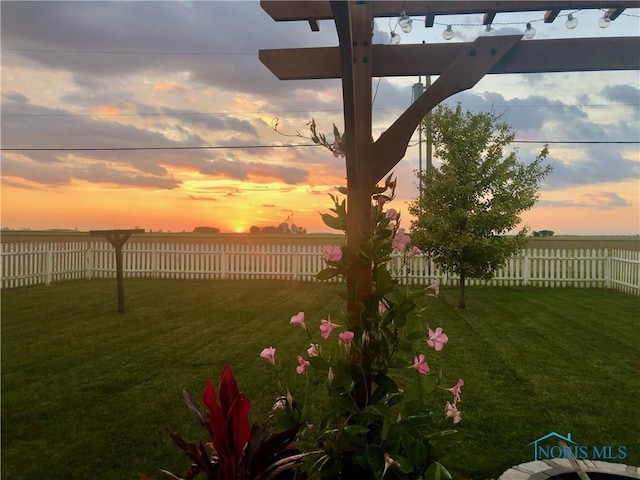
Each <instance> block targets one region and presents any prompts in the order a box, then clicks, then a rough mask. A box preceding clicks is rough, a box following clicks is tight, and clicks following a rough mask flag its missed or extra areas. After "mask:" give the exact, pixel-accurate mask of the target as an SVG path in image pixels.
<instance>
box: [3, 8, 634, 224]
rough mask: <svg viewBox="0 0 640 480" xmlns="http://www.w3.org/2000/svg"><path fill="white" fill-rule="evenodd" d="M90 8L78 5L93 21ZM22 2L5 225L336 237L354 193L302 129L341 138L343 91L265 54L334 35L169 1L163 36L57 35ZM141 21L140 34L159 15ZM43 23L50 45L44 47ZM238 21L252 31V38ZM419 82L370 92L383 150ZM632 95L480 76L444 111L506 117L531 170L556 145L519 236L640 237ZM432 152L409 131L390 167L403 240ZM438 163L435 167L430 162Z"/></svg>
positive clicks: (12, 39) (613, 88) (9, 68)
mask: <svg viewBox="0 0 640 480" xmlns="http://www.w3.org/2000/svg"><path fill="white" fill-rule="evenodd" d="M91 3H92V2H87V3H86V4H85V3H81V2H78V3H75V4H74V8H77V9H80V10H82V9H85V10H86V11H87V12H90V11H91V8H92V7H91ZM30 5H31V3H30V2H15V3H13V2H12V3H11V5H9V6H8V7H7V8H4V6H3V17H2V44H3V56H2V90H1V91H2V137H1V141H2V149H3V151H2V165H1V166H2V170H1V181H2V194H1V195H2V196H1V199H2V207H1V214H2V216H1V223H2V227H3V228H5V229H15V230H20V229H33V230H41V229H57V228H63V229H67V228H68V229H78V230H81V231H86V230H91V229H110V228H134V227H139V228H144V229H146V230H153V231H158V230H163V231H171V232H182V231H186V232H191V231H193V229H194V228H195V227H198V226H211V227H217V228H219V229H220V230H221V231H222V232H225V233H232V232H236V233H238V232H248V231H249V229H250V228H251V227H252V226H258V227H265V226H277V225H279V224H280V223H282V222H288V223H294V224H296V225H297V226H299V227H303V228H304V229H306V231H307V232H309V233H314V232H327V231H329V229H328V227H326V226H325V225H324V224H323V223H322V221H321V218H320V213H323V212H327V211H328V210H329V208H330V207H331V206H332V204H331V200H330V198H329V196H328V194H329V193H335V187H337V186H342V185H345V184H346V179H345V177H346V171H345V163H344V159H341V158H335V157H334V156H333V155H332V154H331V152H329V151H328V150H326V149H324V148H322V147H319V146H309V145H310V144H311V140H310V139H309V127H308V124H309V122H310V121H311V119H315V122H316V124H317V125H318V131H319V132H322V133H325V134H326V135H327V138H328V139H329V140H332V131H333V125H334V124H335V125H336V126H337V127H338V129H339V130H340V131H342V130H343V118H342V90H341V84H340V81H339V80H336V79H329V80H305V81H297V80H291V81H283V80H278V79H277V78H276V77H275V76H274V75H273V74H272V73H271V72H270V71H268V69H267V68H266V67H265V66H264V65H262V64H261V63H260V61H259V59H258V51H259V50H260V49H265V48H288V47H299V46H300V45H302V44H304V45H309V46H325V45H335V44H336V42H337V39H336V35H335V30H332V29H331V28H323V29H321V30H320V31H319V32H311V31H309V29H308V28H305V29H302V30H298V27H300V26H299V25H298V26H295V27H294V26H291V25H285V26H283V25H277V24H276V23H275V22H273V21H272V19H271V18H269V16H268V15H266V14H265V12H264V11H262V9H261V8H260V5H259V3H258V2H193V3H191V2H164V3H161V4H157V5H156V6H157V8H159V9H161V10H162V15H159V17H161V18H162V19H174V21H173V22H171V24H170V25H169V24H167V25H165V27H166V28H167V31H171V32H173V34H172V35H170V36H167V35H162V34H161V33H160V32H161V31H162V30H161V29H158V28H160V27H158V28H155V29H152V30H150V31H148V32H146V33H145V34H143V33H142V32H140V31H137V30H136V29H126V28H122V29H120V30H118V31H119V32H120V33H119V34H118V35H116V34H115V33H114V31H115V30H113V29H111V28H110V29H107V28H106V26H105V25H103V24H101V23H100V22H99V21H98V20H97V19H93V17H92V15H90V14H88V13H87V15H86V16H85V17H82V18H84V19H85V20H83V21H84V22H89V23H90V25H89V24H87V25H85V24H80V23H79V24H77V25H76V24H73V22H71V23H65V25H66V29H68V30H65V29H63V28H61V27H60V28H59V27H57V24H56V23H55V22H52V21H51V19H52V18H56V15H62V13H61V12H63V10H64V9H61V10H56V9H55V8H53V7H51V6H49V7H47V8H49V9H50V10H47V8H45V7H44V6H43V7H42V9H40V10H33V5H35V4H33V5H31V6H30ZM38 5H41V4H38ZM60 5H61V4H60ZM131 5H132V4H130V3H129V2H123V3H114V4H113V5H111V7H112V8H113V10H112V12H113V15H114V20H113V22H115V23H114V25H117V24H118V22H128V21H131V19H132V18H137V17H136V15H139V14H140V13H139V12H137V11H133V10H131V9H132V7H131ZM140 5H141V7H140V8H141V9H142V10H144V9H148V8H150V7H148V6H145V5H146V4H144V3H141V4H140ZM636 10H637V9H628V12H626V13H627V14H628V15H621V16H620V17H619V18H617V19H616V20H615V22H611V23H612V25H611V26H610V28H609V29H607V31H606V32H605V31H602V30H601V29H598V28H597V26H596V25H597V20H598V12H597V11H594V12H590V11H584V12H581V20H580V25H581V28H584V30H583V31H582V32H581V35H583V36H587V37H588V36H590V35H593V36H598V35H615V36H633V35H637V20H634V19H635V18H636V17H633V15H635V14H634V12H635V11H636ZM78 11H79V10H78ZM82 11H84V10H82ZM145 11H146V10H145ZM146 12H147V13H146V15H145V16H144V18H143V19H138V20H139V21H140V22H142V23H141V25H142V24H145V22H146V21H151V20H148V19H151V18H155V15H156V14H157V11H155V10H153V9H149V10H148V11H146ZM522 15H525V16H526V15H528V13H527V14H525V13H523V14H520V15H518V16H510V15H508V14H505V16H504V19H503V20H504V23H503V25H504V26H503V27H501V28H500V29H498V30H499V31H498V32H497V34H507V33H509V32H510V31H511V30H509V29H513V28H516V27H518V28H519V25H520V23H521V22H522V21H523V17H522ZM63 16H64V15H63ZM471 17H472V16H470V17H469V18H466V19H460V18H458V19H457V20H456V19H453V20H455V22H454V23H460V22H462V23H465V22H466V23H469V24H470V25H469V26H468V28H466V29H465V28H458V29H456V31H457V32H458V33H457V34H456V35H458V36H457V37H456V38H454V39H453V40H452V42H457V41H472V40H473V39H474V38H475V36H476V35H477V32H476V30H477V29H474V28H475V27H473V26H472V25H471V24H473V21H472V20H474V19H473V18H471ZM12 18H15V19H16V20H15V21H12ZM78 18H80V17H78ZM17 19H21V20H20V22H23V23H20V24H19V26H18V23H16V22H18V20H17ZM38 19H40V20H41V21H42V22H44V23H46V24H47V25H50V26H51V27H50V30H47V32H44V33H43V32H41V31H40V29H38V28H37V27H36V25H38ZM237 19H242V24H243V25H248V24H251V25H252V29H251V32H252V33H251V34H250V35H246V34H245V35H243V30H242V29H238V27H237V25H235V24H234V22H236V20H237ZM138 20H136V21H138ZM475 20H477V21H478V22H480V23H481V20H482V18H481V16H480V17H479V18H477V19H475ZM524 20H525V21H534V20H536V19H534V18H531V19H527V18H524ZM77 21H78V22H80V21H79V20H77ZM158 21H160V20H158ZM163 21H164V20H163ZM512 21H513V22H515V23H513V25H511V24H510V22H512ZM518 22H520V23H518ZM294 23H295V22H294ZM154 25H155V24H154ZM594 26H595V27H594ZM163 28H164V27H163ZM289 28H292V30H288V29H289ZM435 30H436V29H424V28H423V29H414V30H413V31H412V32H411V33H410V34H403V40H402V41H403V43H416V44H417V43H421V42H422V41H426V43H440V42H444V41H445V40H443V38H442V36H441V33H442V32H438V31H435ZM94 32H95V35H94V34H93V33H94ZM150 32H151V33H150ZM245 33H246V32H245ZM373 33H374V35H373V42H374V43H375V44H388V43H389V39H390V37H389V26H388V25H387V24H386V23H385V22H384V21H382V20H376V23H375V24H374V32H373ZM74 35H75V36H74ZM568 35H571V32H570V31H568V30H567V29H565V28H559V27H558V26H557V25H556V23H554V24H550V25H547V24H543V23H541V24H540V28H538V29H537V34H536V39H538V38H540V39H553V38H565V37H567V36H568ZM71 39H75V40H71ZM80 39H81V40H80ZM432 80H435V77H434V78H433V79H432ZM418 81H420V82H422V83H424V82H425V78H424V77H421V78H406V77H385V78H381V79H377V78H376V79H374V84H373V92H374V98H372V109H373V135H374V137H375V138H377V136H379V135H380V134H381V133H382V132H384V131H385V130H386V129H387V128H388V127H389V126H390V125H391V124H392V123H393V122H394V121H395V119H396V118H397V117H398V115H400V114H401V113H402V112H403V111H404V110H405V109H406V108H407V107H408V106H409V104H410V102H411V92H412V86H413V85H414V84H415V83H416V82H418ZM638 85H639V77H638V72H637V71H616V72H579V73H563V74H554V73H549V74H518V75H516V74H513V75H500V76H497V75H493V76H492V75H488V76H486V77H485V78H483V79H482V80H481V81H480V82H479V83H478V84H477V85H476V86H475V87H474V88H473V89H471V90H468V91H465V92H462V93H460V94H457V95H455V96H453V97H451V98H450V99H448V100H446V102H447V103H448V104H450V105H455V104H456V103H458V102H460V103H462V105H463V107H464V108H467V109H469V110H471V111H474V112H477V111H494V112H496V113H497V114H500V115H502V119H503V120H504V121H505V122H507V123H508V124H509V125H510V126H511V127H512V128H513V129H514V131H515V132H516V139H515V140H516V141H515V142H514V144H513V145H512V148H514V149H517V151H518V157H519V158H520V160H521V161H522V162H525V163H527V162H530V161H532V160H533V158H535V155H536V154H537V153H538V152H539V151H540V149H541V148H542V145H543V144H544V142H551V143H550V154H549V157H548V159H547V162H548V163H549V164H551V165H553V167H554V170H553V172H552V174H551V175H549V177H548V178H547V179H545V181H544V182H543V184H542V186H541V189H540V195H539V202H538V204H537V205H536V206H535V207H534V208H533V209H532V210H531V211H529V212H526V213H525V214H524V215H523V222H522V223H523V225H526V226H528V227H529V228H530V229H531V230H541V229H548V230H553V231H555V232H556V233H557V234H567V235H569V234H571V235H636V234H638V233H640V178H639V172H640V151H639V150H638V141H639V140H640V138H639V137H640V134H639V133H638V132H640V116H639V109H640V89H639V88H638ZM274 125H277V131H275V130H274ZM423 140H424V139H423ZM525 142H526V143H525ZM425 155H426V145H425V144H424V141H423V143H422V144H421V147H420V148H419V147H418V134H417V133H416V134H415V135H414V137H413V138H412V140H411V142H410V144H409V147H408V149H407V153H406V155H405V158H404V159H403V160H402V161H401V162H400V163H399V164H398V165H397V166H396V168H395V169H394V173H395V175H396V176H397V178H398V185H399V187H398V189H397V192H396V193H397V199H396V202H395V205H393V207H394V208H396V209H397V210H400V211H401V212H402V218H403V224H404V225H405V226H406V227H409V225H410V221H411V218H410V217H409V215H408V213H407V212H408V205H409V203H410V202H411V201H413V200H414V199H415V198H416V196H417V193H418V192H417V188H416V177H415V172H416V170H418V169H419V168H420V167H421V166H422V167H424V165H425ZM434 165H435V167H439V166H440V161H439V159H438V158H437V157H434Z"/></svg>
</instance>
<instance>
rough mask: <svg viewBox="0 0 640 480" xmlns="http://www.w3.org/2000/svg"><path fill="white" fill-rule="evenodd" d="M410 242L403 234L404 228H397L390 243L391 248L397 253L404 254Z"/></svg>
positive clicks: (408, 237)
mask: <svg viewBox="0 0 640 480" xmlns="http://www.w3.org/2000/svg"><path fill="white" fill-rule="evenodd" d="M410 241H411V237H410V236H409V235H407V234H406V233H404V228H399V229H398V231H397V232H396V236H395V237H394V238H393V240H392V241H391V246H392V247H393V248H395V249H397V250H398V251H399V252H404V251H405V250H406V248H407V245H408V244H409V242H410Z"/></svg>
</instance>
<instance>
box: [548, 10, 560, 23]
mask: <svg viewBox="0 0 640 480" xmlns="http://www.w3.org/2000/svg"><path fill="white" fill-rule="evenodd" d="M561 11H562V10H561V9H559V8H554V9H553V10H549V11H548V12H546V13H545V14H544V23H553V21H554V20H555V19H556V18H557V17H558V15H559V14H560V12H561Z"/></svg>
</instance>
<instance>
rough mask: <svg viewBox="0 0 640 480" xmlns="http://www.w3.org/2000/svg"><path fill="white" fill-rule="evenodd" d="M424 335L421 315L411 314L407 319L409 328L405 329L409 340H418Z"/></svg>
mask: <svg viewBox="0 0 640 480" xmlns="http://www.w3.org/2000/svg"><path fill="white" fill-rule="evenodd" d="M424 335H425V334H424V330H423V329H422V321H421V320H420V317H418V316H417V315H411V316H409V318H408V319H407V328H406V329H405V337H406V338H407V340H416V339H418V338H420V337H424Z"/></svg>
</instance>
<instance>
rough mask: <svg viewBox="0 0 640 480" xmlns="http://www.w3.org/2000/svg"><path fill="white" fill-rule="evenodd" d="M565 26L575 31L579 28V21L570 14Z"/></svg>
mask: <svg viewBox="0 0 640 480" xmlns="http://www.w3.org/2000/svg"><path fill="white" fill-rule="evenodd" d="M564 26H565V27H567V28H568V29H569V30H573V29H574V28H576V27H577V26H578V19H577V18H576V17H574V16H573V14H572V13H570V14H569V16H567V21H566V22H565V23H564Z"/></svg>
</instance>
